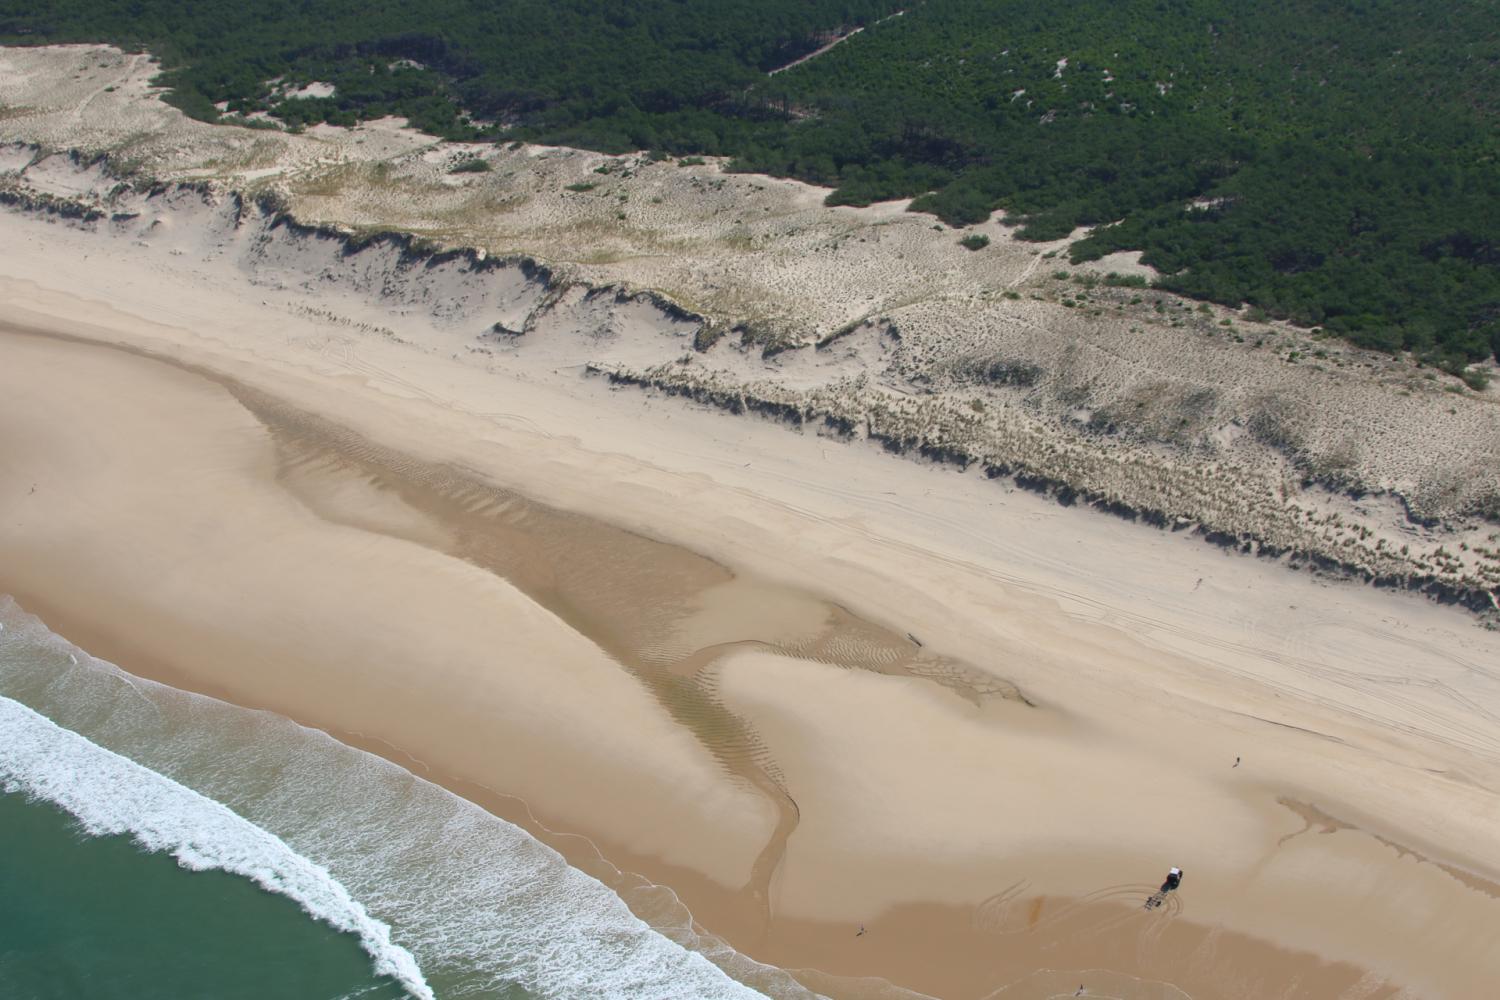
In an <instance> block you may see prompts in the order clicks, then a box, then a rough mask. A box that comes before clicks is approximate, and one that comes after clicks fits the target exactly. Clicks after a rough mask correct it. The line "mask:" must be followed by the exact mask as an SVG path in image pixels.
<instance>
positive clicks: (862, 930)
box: [854, 924, 865, 937]
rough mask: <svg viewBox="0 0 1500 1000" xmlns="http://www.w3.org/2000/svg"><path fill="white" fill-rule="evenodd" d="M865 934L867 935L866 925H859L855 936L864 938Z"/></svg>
mask: <svg viewBox="0 0 1500 1000" xmlns="http://www.w3.org/2000/svg"><path fill="white" fill-rule="evenodd" d="M864 934H865V925H864V924H860V925H859V930H857V931H855V932H854V936H855V937H864Z"/></svg>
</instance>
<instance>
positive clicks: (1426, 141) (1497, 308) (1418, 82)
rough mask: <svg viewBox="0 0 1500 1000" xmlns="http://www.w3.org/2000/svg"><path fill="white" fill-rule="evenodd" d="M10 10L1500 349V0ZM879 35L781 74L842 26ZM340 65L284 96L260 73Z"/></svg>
mask: <svg viewBox="0 0 1500 1000" xmlns="http://www.w3.org/2000/svg"><path fill="white" fill-rule="evenodd" d="M900 7H901V5H900V4H899V3H897V2H894V0H753V2H752V0H547V2H541V0H498V2H497V0H429V2H427V3H424V4H420V5H412V4H398V3H387V2H381V0H375V2H358V3H355V2H352V0H298V2H293V0H266V2H261V3H256V4H253V5H249V4H241V3H238V2H235V3H231V2H229V0H198V2H188V0H52V2H51V3H49V4H46V5H37V4H31V3H23V2H21V0H0V38H3V39H5V40H8V41H12V42H14V41H28V40H29V41H43V40H47V41H50V40H70V41H74V40H96V41H113V42H117V43H123V44H126V45H139V46H144V47H147V48H149V49H151V50H152V51H154V52H156V53H158V54H160V55H161V56H162V57H163V59H164V60H165V63H166V65H167V67H168V69H167V73H166V81H165V82H167V83H168V84H169V85H170V86H172V87H173V95H174V96H173V100H175V101H176V102H177V103H178V104H179V105H180V106H182V107H183V108H184V109H186V110H187V111H189V113H192V114H195V115H197V116H199V117H204V118H213V117H215V116H216V115H217V111H216V110H215V108H214V104H215V103H216V102H225V101H227V102H228V104H229V107H230V108H231V110H235V111H249V110H256V109H269V110H271V111H272V113H273V114H275V115H277V116H279V117H281V118H282V119H283V120H285V121H287V122H289V123H292V124H301V123H306V122H309V121H317V120H329V121H334V122H352V121H354V120H356V119H358V118H360V117H373V116H378V115H381V114H387V113H396V114H402V115H406V116H408V117H410V118H411V119H413V121H415V122H416V123H417V124H419V125H421V126H422V127H424V128H427V129H429V130H431V131H434V132H436V133H438V134H442V135H447V136H452V137H464V138H476V137H495V138H502V137H503V138H507V139H508V138H517V137H519V138H529V139H539V140H546V141H551V142H564V143H571V144H575V145H581V146H585V147H590V148H596V149H602V150H607V151H623V150H627V149H642V148H649V149H658V150H663V151H666V152H672V153H678V154H686V153H713V154H724V155H730V156H733V157H734V158H735V166H736V167H737V168H738V169H744V170H757V171H767V172H771V173H776V174H782V175H788V176H795V177H801V178H805V179H808V180H812V181H816V182H819V183H824V184H828V185H830V186H832V187H834V188H835V190H834V192H833V194H832V195H831V196H830V200H831V201H833V202H835V203H844V204H862V203H867V202H869V201H872V200H877V199H884V198H895V197H915V198H916V201H915V203H914V205H913V207H914V208H915V209H916V210H919V211H930V212H933V213H936V214H937V215H939V216H941V217H942V218H943V219H945V220H946V221H948V222H950V223H953V224H955V225H964V224H968V223H972V222H975V221H978V220H980V219H983V218H985V217H987V216H988V214H989V213H990V212H991V211H993V210H995V209H997V208H1000V209H1004V210H1005V211H1006V212H1007V213H1008V214H1009V215H1010V216H1011V217H1013V218H1016V219H1019V220H1021V221H1022V222H1023V223H1024V229H1023V235H1026V236H1028V237H1031V238H1037V239H1049V238H1055V237H1057V236H1060V235H1064V234H1066V233H1068V232H1070V231H1072V230H1073V229H1074V228H1076V227H1078V226H1094V227H1097V228H1095V229H1094V230H1093V233H1092V235H1090V236H1089V237H1088V238H1087V239H1085V240H1082V241H1081V242H1079V243H1078V244H1076V245H1075V246H1074V249H1073V251H1072V252H1073V254H1074V257H1075V259H1089V258H1093V257H1097V256H1099V255H1102V254H1105V253H1109V252H1112V251H1115V250H1120V249H1139V250H1142V251H1144V254H1145V259H1146V260H1147V261H1148V262H1149V263H1152V264H1154V265H1155V266H1156V267H1158V268H1159V269H1160V270H1161V271H1163V272H1164V274H1165V275H1166V277H1165V278H1164V281H1163V283H1164V284H1165V285H1167V286H1168V287H1171V288H1174V289H1176V290H1179V291H1181V292H1183V293H1185V294H1188V295H1193V296H1197V297H1201V298H1207V299H1213V300H1217V301H1221V302H1226V303H1231V304H1237V303H1240V302H1249V303H1251V304H1253V305H1255V306H1258V307H1260V308H1262V309H1264V310H1265V311H1267V312H1268V313H1270V314H1272V315H1277V316H1283V317H1287V318H1290V319H1292V320H1294V321H1296V322H1300V323H1305V324H1309V325H1311V324H1318V325H1323V326H1326V327H1328V328H1329V329H1331V330H1334V331H1337V332H1339V333H1341V334H1343V335H1345V336H1348V337H1350V338H1352V339H1354V340H1355V341H1357V342H1359V343H1362V344H1366V345H1369V346H1373V347H1379V348H1382V349H1389V350H1395V349H1401V348H1409V349H1413V350H1416V351H1419V352H1422V353H1424V354H1425V355H1427V356H1429V357H1430V358H1431V359H1432V360H1434V361H1437V362H1439V363H1443V364H1446V365H1448V366H1449V367H1457V366H1461V365H1462V364H1463V363H1465V362H1467V361H1470V360H1475V359H1479V358H1481V357H1484V356H1486V355H1489V354H1491V353H1493V352H1495V351H1497V350H1500V132H1497V129H1496V127H1495V126H1496V118H1497V111H1500V11H1497V8H1496V6H1495V5H1494V3H1493V2H1492V0H1450V2H1446V3H1443V4H1441V5H1437V4H1434V3H1432V2H1431V0H1255V2H1248V0H1070V2H1067V3H1056V4H1038V3H1034V2H1030V0H925V2H920V3H913V4H911V5H910V6H909V7H908V9H906V10H905V11H904V13H902V14H901V15H900V16H890V15H892V14H893V13H894V12H896V11H897V10H898V9H900ZM861 25H863V26H867V30H865V31H864V32H862V33H861V34H859V35H858V36H856V37H854V38H852V39H850V40H849V41H848V42H846V43H844V44H841V45H839V46H836V47H834V48H832V49H831V50H829V51H828V52H826V53H824V54H822V55H820V56H819V57H818V58H816V59H813V60H810V61H808V62H806V63H803V64H802V65H800V66H798V67H796V68H794V69H791V70H789V71H787V72H784V73H779V74H777V75H775V76H768V75H767V71H769V70H770V69H772V68H775V67H777V66H781V65H784V64H785V63H787V62H789V61H790V60H792V59H794V58H796V57H797V56H799V55H801V54H804V53H806V52H809V51H811V50H812V49H814V48H815V47H816V46H817V45H819V44H820V43H821V42H823V41H825V40H827V39H828V38H829V37H831V36H832V35H833V34H835V33H838V32H840V31H846V30H848V29H849V28H851V27H854V26H861ZM273 79H282V80H284V81H290V82H293V83H306V82H309V81H312V80H322V81H326V82H329V83H333V84H334V85H335V86H336V92H335V94H334V96H333V97H330V98H316V99H308V98H295V97H288V96H286V94H285V92H284V88H283V89H278V88H275V87H273V86H271V85H270V84H269V83H268V81H271V80H273Z"/></svg>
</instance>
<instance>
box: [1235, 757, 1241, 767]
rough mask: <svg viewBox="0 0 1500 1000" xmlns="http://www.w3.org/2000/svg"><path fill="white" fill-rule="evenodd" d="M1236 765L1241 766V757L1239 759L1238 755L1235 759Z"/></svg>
mask: <svg viewBox="0 0 1500 1000" xmlns="http://www.w3.org/2000/svg"><path fill="white" fill-rule="evenodd" d="M1234 766H1235V767H1239V766H1240V759H1239V758H1238V757H1236V758H1235V759H1234Z"/></svg>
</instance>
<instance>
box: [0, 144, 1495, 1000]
mask: <svg viewBox="0 0 1500 1000" xmlns="http://www.w3.org/2000/svg"><path fill="white" fill-rule="evenodd" d="M27 155H28V157H30V156H31V155H32V154H30V153H28V154H27ZM27 162H28V163H29V162H31V161H30V159H29V158H28V160H27ZM54 176H55V177H63V176H64V174H63V173H62V172H61V171H58V172H57V173H56V174H55V175H54ZM88 183H90V184H92V183H94V182H93V181H89V182H88ZM194 197H196V195H195V196H194ZM211 201H212V199H202V203H203V204H204V205H207V206H208V208H206V209H202V210H200V209H198V208H195V207H193V206H191V205H190V206H188V207H189V208H190V209H191V210H192V211H193V212H199V217H197V218H198V222H200V223H201V224H202V226H203V227H205V228H204V231H212V232H214V233H217V235H214V236H213V237H212V240H211V243H212V245H211V246H210V243H208V242H204V240H203V239H200V238H199V237H198V236H195V235H194V232H195V230H193V229H192V226H193V225H194V224H195V223H194V221H193V217H190V216H189V215H184V214H183V213H180V212H179V213H177V214H175V215H174V214H171V213H168V212H165V211H162V212H160V213H159V222H160V224H159V225H157V226H155V228H154V229H152V230H150V232H147V231H146V229H145V228H144V227H146V226H147V225H148V222H147V220H146V219H144V218H139V219H132V220H128V221H127V222H123V223H121V224H119V225H117V226H108V225H93V226H91V225H88V224H84V225H78V224H74V223H73V222H71V221H69V220H68V219H66V218H60V217H58V216H57V215H55V214H48V213H46V212H37V211H21V210H7V211H4V212H0V246H3V247H5V250H4V251H3V252H0V324H3V325H0V593H3V594H9V595H12V596H14V597H15V598H16V599H17V600H18V601H19V603H20V604H21V606H22V607H24V608H26V609H27V610H29V611H31V612H33V613H35V614H37V615H39V616H40V617H41V618H42V619H43V620H44V621H46V622H47V623H48V625H49V626H50V627H51V628H52V629H53V630H55V631H56V632H58V633H59V634H61V635H63V636H65V637H67V638H68V639H70V640H72V641H73V642H75V643H77V644H78V645H79V646H81V647H83V648H84V649H86V650H88V651H90V652H92V653H94V654H96V655H99V656H102V657H105V658H107V659H110V660H113V661H115V662H116V663H118V664H120V665H121V666H123V667H124V668H126V669H127V670H130V671H132V672H134V673H137V674H139V675H142V676H148V677H153V678H156V679H159V680H162V681H164V682H166V683H168V684H172V685H174V686H178V687H181V688H185V689H188V690H193V691H199V692H203V693H206V694H210V695H214V696H216V697H220V698H223V699H225V700H227V701H230V702H233V703H236V704H240V705H245V706H249V707H254V708H265V709H270V710H273V711H275V712H278V713H281V714H284V715H286V716H288V717H290V718H292V719H295V720H297V721H299V722H302V723H304V724H307V725H310V726H316V727H319V728H322V729H326V730H327V731H328V732H330V733H332V734H334V735H336V736H338V737H340V738H342V739H345V740H347V741H349V742H352V743H354V744H356V745H359V746H362V747H364V748H366V749H369V750H371V751H373V752H376V753H379V754H381V755H383V756H386V757H388V758H390V759H391V760H393V761H395V762H397V763H399V764H402V765H403V766H407V767H410V768H411V769H412V770H413V771H414V772H415V773H418V774H420V775H422V776H423V777H426V778H429V779H431V780H433V781H436V782H439V783H441V784H443V785H445V786H447V787H449V788H451V789H453V790H455V791H457V792H459V793H460V794H463V795H466V796H468V797H470V798H472V799H473V800H475V801H476V802H479V803H480V804H481V805H484V806H486V807H487V808H491V809H493V810H494V811H496V812H497V813H499V814H500V815H502V816H505V817H506V818H508V819H512V820H513V821H515V822H518V823H520V824H522V825H523V826H525V827H526V828H527V829H528V830H530V831H531V832H533V833H534V834H535V835H537V836H538V837H540V838H541V839H543V840H544V841H545V842H547V843H550V844H552V845H553V846H555V847H556V848H557V849H558V850H560V851H561V852H563V854H564V855H565V856H567V857H568V858H569V860H570V861H572V862H573V863H575V864H576V865H578V866H579V867H581V868H583V869H584V870H585V871H589V872H590V873H593V874H596V875H597V876H598V877H600V878H601V879H602V880H603V881H605V883H606V884H609V885H611V886H613V887H615V888H617V889H619V890H620V891H621V892H622V893H623V894H624V895H625V896H626V898H627V899H629V900H631V901H632V903H633V904H634V905H636V907H637V910H638V912H640V913H641V914H642V915H643V916H645V917H646V918H647V919H648V920H650V919H653V917H654V913H653V910H652V907H653V905H655V904H654V902H653V900H655V897H653V896H652V895H651V894H650V893H640V892H638V891H637V890H638V889H639V888H640V886H641V884H642V880H643V879H644V880H646V881H647V882H650V883H655V884H659V885H664V886H667V887H670V888H671V889H672V890H673V891H674V892H675V893H676V895H677V897H679V898H680V899H681V901H682V903H683V904H685V905H686V907H687V908H688V909H689V910H690V911H691V913H692V915H693V917H694V919H695V920H696V921H697V922H698V923H699V924H700V925H701V926H702V927H703V928H704V929H706V930H707V931H708V932H711V933H713V934H716V935H720V936H722V937H723V938H724V939H725V940H727V941H728V942H729V943H730V944H731V945H732V946H733V947H734V948H736V949H737V950H738V951H740V952H742V953H744V954H746V955H748V956H750V957H752V958H754V959H756V960H758V961H760V962H765V963H768V964H771V965H775V966H780V967H782V968H786V969H789V970H794V972H795V974H796V975H797V976H798V977H799V978H800V980H801V981H802V982H803V983H804V984H806V985H807V986H809V987H811V988H812V989H814V990H817V991H819V992H822V993H824V994H826V995H829V996H833V997H851V998H863V997H877V996H881V997H889V996H898V995H911V994H909V993H903V991H907V990H910V991H917V992H918V993H920V994H927V995H930V996H936V997H943V998H961V997H976V998H977V997H988V996H995V997H1003V998H1007V1000H1009V998H1040V997H1051V996H1069V995H1073V993H1074V991H1075V990H1077V989H1079V988H1080V987H1082V988H1084V989H1086V990H1087V993H1086V994H1085V995H1089V996H1114V997H1128V998H1168V997H1182V996H1188V997H1192V998H1194V1000H1205V998H1250V997H1266V996H1275V997H1288V998H1290V997H1305V998H1309V1000H1311V998H1326V997H1344V998H1349V1000H1353V998H1361V1000H1364V998H1384V997H1406V998H1415V997H1423V998H1453V1000H1468V998H1478V997H1483V996H1487V995H1489V994H1490V993H1491V992H1492V991H1493V984H1494V983H1496V982H1500V950H1497V949H1496V948H1495V947H1494V944H1495V940H1496V932H1497V928H1500V835H1497V833H1496V830H1497V829H1500V634H1497V633H1496V632H1494V631H1487V630H1485V629H1483V628H1481V627H1479V626H1478V625H1477V624H1476V622H1475V620H1474V618H1473V617H1472V616H1470V615H1468V614H1467V613H1465V612H1463V611H1461V610H1457V609H1453V608H1449V607H1443V606H1439V605H1437V604H1434V603H1431V602H1428V601H1425V600H1423V599H1421V598H1418V597H1414V596H1411V595H1403V594H1398V593H1392V592H1389V591H1382V590H1376V589H1374V588H1371V587H1367V586H1361V585H1358V584H1355V583H1349V582H1330V581H1327V580H1320V579H1318V578H1315V577H1312V576H1309V575H1306V574H1298V573H1291V572H1288V571H1287V570H1286V569H1285V568H1284V567H1283V566H1281V565H1278V564H1276V563H1273V562H1271V561H1268V560H1257V559H1254V558H1250V557H1247V556H1242V555H1240V554H1238V553H1234V552H1230V551H1224V550H1221V549H1218V548H1214V547H1210V546H1207V545H1203V544H1201V543H1200V542H1197V541H1195V540H1193V539H1191V538H1188V537H1184V536H1182V535H1176V534H1172V533H1169V532H1163V531H1160V530H1157V529H1156V528H1152V527H1149V526H1147V525H1144V524H1133V523H1128V522H1126V521H1123V520H1120V519H1118V518H1113V517H1108V516H1105V515H1103V514H1100V513H1099V512H1097V511H1094V510H1090V509H1086V508H1083V509H1081V508H1078V507H1065V506H1059V505H1058V504H1056V503H1055V502H1053V501H1052V500H1050V499H1048V498H1046V497H1042V496H1038V495H1036V494H1034V493H1031V492H1027V491H1025V490H1019V489H1016V488H1014V487H1013V486H1007V485H1005V483H1004V482H1003V481H992V480H990V479H987V478H986V477H985V476H984V475H983V474H982V473H981V472H980V470H979V469H977V468H974V469H970V470H969V471H967V472H960V471H957V470H956V469H955V468H953V467H952V466H938V465H927V464H919V463H915V462H911V461H909V460H906V459H902V458H899V457H896V456H893V455H890V454H887V453H885V452H884V451H882V450H880V449H878V448H875V447H869V446H866V445H861V444H848V443H844V442H841V441H836V440H829V439H827V438H824V437H821V436H819V435H817V434H814V433H810V432H808V433H791V432H788V431H787V430H786V429H784V428H782V427H779V426H776V425H773V424H771V423H768V422H764V421H759V420H755V419H746V418H744V417H736V416H731V415H729V414H726V413H724V412H721V411H719V410H717V409H711V408H708V407H705V406H702V405H699V404H695V403H691V402H687V401H684V400H680V399H674V398H668V397H660V396H651V395H645V394H641V393H638V392H636V391H634V390H632V389H626V388H620V387H618V386H614V385H612V384H611V383H610V382H609V381H607V380H606V379H604V378H599V377H587V376H586V374H585V370H584V369H585V367H586V365H585V364H584V361H586V359H587V355H586V353H580V351H579V349H578V348H577V347H576V340H570V339H569V338H568V337H567V336H565V335H564V334H566V333H568V332H569V331H567V330H565V329H563V328H562V324H563V321H564V320H565V319H566V318H568V317H570V316H571V317H573V318H574V319H576V318H577V317H578V316H579V315H582V314H583V313H582V312H580V311H578V310H575V311H574V312H571V313H570V312H567V311H565V310H563V311H558V312H555V313H553V314H552V315H553V317H554V318H553V319H552V320H551V322H553V323H555V324H557V325H558V329H557V330H556V331H554V333H555V335H554V336H552V337H551V338H550V339H546V338H542V344H541V346H539V347H535V348H532V347H528V348H527V349H526V350H514V351H505V350H501V349H498V348H495V349H491V348H486V349H484V350H477V349H475V348H476V337H475V333H474V330H473V329H472V326H473V324H472V323H471V322H467V321H466V322H465V323H457V322H447V321H445V317H444V316H443V314H442V310H441V308H437V309H434V308H433V307H432V306H431V304H430V303H415V304H414V303H412V302H411V301H409V300H408V301H406V302H405V304H404V305H403V306H402V307H401V308H399V309H398V308H395V307H393V306H392V305H391V304H390V302H389V301H384V302H383V300H381V299H379V298H378V297H376V296H373V295H371V294H367V289H363V290H362V289H361V288H359V287H357V286H356V287H353V288H352V289H351V287H350V286H349V285H348V284H347V283H340V281H337V280H333V279H328V280H326V281H321V284H320V280H319V279H315V278H313V277H310V276H309V274H306V273H303V274H299V272H298V271H297V270H296V267H294V266H293V265H294V264H299V262H297V261H287V260H285V259H282V260H281V262H280V264H279V265H278V266H280V267H281V268H282V270H280V271H276V272H273V271H271V269H270V268H269V266H266V267H262V268H261V269H259V270H250V269H247V268H245V267H244V266H243V265H242V261H243V259H244V258H243V257H237V256H236V253H235V252H234V246H235V240H236V239H241V238H242V239H244V240H245V241H253V240H261V239H263V238H264V237H265V231H264V230H257V229H255V227H254V226H253V225H246V226H245V227H244V230H243V235H242V236H236V235H234V234H232V233H231V234H230V235H224V231H221V230H210V229H209V228H208V227H211V226H212V225H214V224H216V223H215V217H214V216H213V211H215V210H216V209H214V208H213V205H212V204H210V202H211ZM215 204H218V205H220V207H221V208H222V205H223V202H222V199H221V200H220V202H217V203H215ZM173 227H176V229H175V230H174V228H173ZM234 232H236V233H238V232H240V230H238V229H236V230H235V231H234ZM300 263H302V264H305V261H304V262H300ZM310 273H311V275H317V274H318V273H319V272H318V271H317V270H314V271H312V272H310ZM328 273H332V272H331V269H330V271H329V272H328ZM427 273H429V274H430V273H432V272H430V271H429V272H427ZM487 280H493V281H495V282H499V283H501V284H504V283H505V282H512V283H513V287H512V286H507V287H512V291H511V292H509V293H506V294H508V295H509V299H508V300H507V301H510V302H512V303H514V302H517V301H521V300H522V299H523V298H524V296H525V295H528V294H531V293H530V292H528V291H527V290H526V289H527V287H528V286H526V285H525V282H523V281H521V280H520V279H519V278H517V277H516V276H515V274H514V273H512V272H511V271H505V270H501V271H499V272H495V273H493V274H490V275H489V276H488V278H487ZM374 283H376V284H378V281H377V282H374ZM455 294H457V293H456V292H455ZM577 294H579V295H582V293H577ZM438 305H439V306H441V305H442V303H439V304H438ZM587 306H588V303H587V302H584V303H582V305H580V306H579V310H584V309H585V307H587ZM634 308H636V307H635V306H634V305H632V304H630V303H629V302H627V303H625V304H624V306H623V307H622V310H621V311H619V312H616V313H614V314H612V316H613V317H614V318H613V319H612V321H615V322H617V323H618V324H619V329H617V330H616V334H617V336H616V337H615V342H616V343H622V342H624V343H629V342H633V341H631V338H632V337H634V338H635V341H642V340H644V341H651V338H661V339H662V340H665V341H671V338H674V337H675V338H678V340H677V341H675V343H679V344H680V341H681V338H683V337H685V336H686V337H689V338H690V337H691V336H692V334H691V332H687V331H683V330H677V329H674V328H673V326H672V323H671V322H670V321H668V320H663V319H662V318H661V317H660V316H657V315H650V316H648V315H646V314H644V313H642V314H640V315H636V314H635V313H633V312H631V311H630V310H631V309H634ZM632 317H633V318H632ZM632 324H634V325H632ZM574 332H577V331H574ZM651 342H652V343H655V342H654V341H651ZM479 343H491V342H488V341H480V342H479ZM654 349H656V350H660V345H659V344H658V345H657V346H656V347H655V348H654ZM1476 419H1485V420H1487V419H1489V418H1488V417H1483V418H1476ZM1237 761H1238V766H1235V765H1236V762H1237ZM1170 865H1180V866H1182V867H1183V868H1184V869H1185V870H1186V872H1187V877H1186V880H1185V882H1184V887H1183V889H1182V890H1181V891H1180V892H1178V893H1177V894H1175V895H1174V896H1173V897H1171V898H1170V899H1169V901H1168V904H1167V905H1166V906H1165V907H1163V908H1162V909H1160V910H1156V911H1149V912H1148V911H1145V910H1143V909H1142V906H1141V904H1142V902H1143V901H1144V900H1145V898H1146V897H1147V896H1148V895H1149V894H1150V893H1151V892H1152V890H1153V889H1154V888H1155V887H1156V885H1157V884H1158V883H1159V882H1160V880H1161V878H1162V876H1163V874H1164V873H1165V871H1166V869H1167V867H1168V866H1170Z"/></svg>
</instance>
